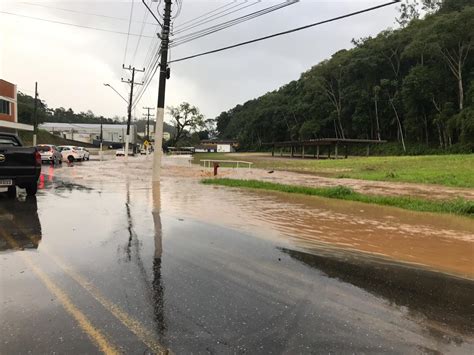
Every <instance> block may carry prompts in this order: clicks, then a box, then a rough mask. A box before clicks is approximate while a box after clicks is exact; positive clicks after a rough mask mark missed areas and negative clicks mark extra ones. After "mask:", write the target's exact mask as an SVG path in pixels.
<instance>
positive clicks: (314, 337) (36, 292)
mask: <svg viewBox="0 0 474 355" xmlns="http://www.w3.org/2000/svg"><path fill="white" fill-rule="evenodd" d="M146 159H147V158H145V157H140V158H135V159H130V161H129V162H128V164H126V163H125V162H123V161H122V160H120V161H116V160H111V161H105V162H93V161H91V162H87V163H83V164H78V165H76V166H74V167H72V168H68V167H63V168H57V169H55V168H51V167H44V168H43V175H42V177H41V186H40V187H41V191H40V193H39V194H38V196H37V198H36V199H26V198H25V197H24V196H20V197H19V198H18V199H17V200H15V201H11V200H8V199H7V197H6V196H4V194H1V193H0V268H1V270H2V271H1V280H0V319H1V320H2V321H1V323H0V353H2V354H14V353H27V352H32V353H50V352H58V353H100V352H105V353H131V354H143V353H162V352H166V351H171V352H174V353H189V352H195V353H205V352H206V353H207V352H214V353H222V352H225V353H244V352H248V353H329V352H331V353H380V352H386V353H400V354H402V353H403V354H405V353H430V354H432V353H461V354H462V353H466V354H469V353H472V352H473V350H474V337H473V336H474V319H473V317H474V307H473V294H474V292H473V291H474V282H473V279H474V270H473V265H474V249H473V246H474V238H473V235H474V225H473V221H472V219H468V218H461V217H452V216H445V215H431V214H421V213H413V212H405V211H401V210H397V209H393V208H386V207H380V206H371V205H366V204H358V203H347V202H343V203H342V202H339V201H333V200H326V199H319V198H305V197H298V196H291V197H287V196H284V195H282V194H278V193H262V192H253V191H244V190H236V189H228V188H223V187H213V186H205V185H201V184H199V177H200V174H203V173H202V172H201V171H200V170H199V169H196V168H195V167H188V166H187V163H186V161H185V160H179V159H174V160H168V161H165V167H164V169H163V174H164V175H163V177H162V181H161V184H160V185H155V186H152V184H151V182H150V181H149V178H148V176H149V171H150V164H149V163H150V161H147V160H146ZM180 161H181V163H178V162H180Z"/></svg>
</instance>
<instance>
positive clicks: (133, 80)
mask: <svg viewBox="0 0 474 355" xmlns="http://www.w3.org/2000/svg"><path fill="white" fill-rule="evenodd" d="M122 68H123V69H127V70H131V71H132V79H131V80H130V79H127V80H123V78H122V82H123V83H128V84H130V99H129V100H128V118H127V135H126V136H125V152H124V153H125V158H127V157H128V146H129V144H130V123H131V121H132V104H133V86H134V85H143V83H136V82H135V72H136V71H138V72H144V71H145V68H143V70H139V69H135V67H133V68H132V67H131V66H130V65H129V66H128V68H126V67H125V64H123V65H122Z"/></svg>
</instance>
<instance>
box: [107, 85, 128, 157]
mask: <svg viewBox="0 0 474 355" xmlns="http://www.w3.org/2000/svg"><path fill="white" fill-rule="evenodd" d="M104 86H108V87H109V88H111V89H112V90H113V91H114V92H115V93H116V94H117V95H118V96H120V97H121V98H122V100H123V101H125V102H126V103H127V106H128V105H129V102H128V100H127V99H126V98H125V97H123V96H122V95H121V94H120V93H119V92H118V91H117V90H115V88H114V87H113V86H112V85H110V84H107V83H104ZM102 134H103V133H102V124H101V129H100V151H101V152H102ZM127 148H128V147H127ZM125 155H126V156H127V155H128V151H127V152H125Z"/></svg>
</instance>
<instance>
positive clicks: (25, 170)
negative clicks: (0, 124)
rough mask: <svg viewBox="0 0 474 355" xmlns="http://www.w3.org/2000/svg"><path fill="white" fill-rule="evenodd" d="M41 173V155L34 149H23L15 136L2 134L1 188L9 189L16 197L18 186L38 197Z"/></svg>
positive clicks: (29, 194)
mask: <svg viewBox="0 0 474 355" xmlns="http://www.w3.org/2000/svg"><path fill="white" fill-rule="evenodd" d="M40 173H41V155H40V153H39V152H38V150H37V149H36V148H34V147H32V148H27V147H23V144H22V142H21V140H20V138H18V136H16V135H15V134H11V133H2V132H0V188H4V187H7V188H8V194H9V195H10V196H16V186H18V187H20V188H23V189H26V194H27V195H28V196H33V195H36V192H37V191H38V178H39V176H40Z"/></svg>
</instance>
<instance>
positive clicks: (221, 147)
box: [217, 144, 234, 153]
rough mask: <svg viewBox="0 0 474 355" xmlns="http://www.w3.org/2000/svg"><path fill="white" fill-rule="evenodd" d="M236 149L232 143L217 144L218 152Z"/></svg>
mask: <svg viewBox="0 0 474 355" xmlns="http://www.w3.org/2000/svg"><path fill="white" fill-rule="evenodd" d="M233 151H234V149H233V148H232V146H231V145H230V144H218V145H217V152H218V153H231V152H233Z"/></svg>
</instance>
